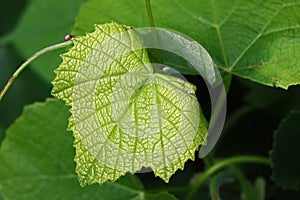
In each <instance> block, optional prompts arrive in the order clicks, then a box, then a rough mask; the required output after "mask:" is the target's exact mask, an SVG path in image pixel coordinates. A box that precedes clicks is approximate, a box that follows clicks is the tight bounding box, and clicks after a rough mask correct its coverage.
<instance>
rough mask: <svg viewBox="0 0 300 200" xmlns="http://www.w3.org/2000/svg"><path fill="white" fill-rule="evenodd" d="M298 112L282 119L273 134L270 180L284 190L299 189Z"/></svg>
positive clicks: (299, 149) (299, 119) (299, 147)
mask: <svg viewBox="0 0 300 200" xmlns="http://www.w3.org/2000/svg"><path fill="white" fill-rule="evenodd" d="M299 122H300V110H298V111H292V112H291V113H290V115H289V116H288V117H287V118H285V119H283V120H282V122H281V124H280V126H279V128H278V129H277V130H276V131H275V134H274V144H273V149H272V151H271V159H272V164H273V174H272V179H273V180H274V181H275V182H276V183H277V184H279V185H280V186H282V187H283V188H284V189H295V190H297V189H299V188H300V170H299V169H300V156H299V152H300V134H299V130H300V123H299Z"/></svg>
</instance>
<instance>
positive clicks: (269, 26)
mask: <svg viewBox="0 0 300 200" xmlns="http://www.w3.org/2000/svg"><path fill="white" fill-rule="evenodd" d="M151 4H152V10H153V15H154V20H155V24H156V26H158V27H164V28H170V29H174V30H177V31H179V32H182V33H184V34H186V35H188V36H190V37H192V38H194V39H196V40H197V41H198V42H199V43H200V44H201V45H203V46H204V48H205V49H206V50H207V51H208V52H209V53H210V54H211V55H212V57H213V59H214V61H215V62H216V64H217V65H218V66H219V67H220V69H224V70H225V71H228V72H230V73H232V74H234V75H237V76H240V77H243V78H247V79H251V80H253V81H256V82H259V83H261V84H265V85H269V86H277V87H282V88H285V89H286V88H288V87H289V86H290V85H296V84H300V59H299V51H300V41H299V40H298V38H299V37H300V29H299V20H298V19H299V13H300V6H299V2H298V0H290V1H289V2H286V1H283V0H269V1H256V0H249V1H243V0H226V1H218V2H217V1H213V0H210V1H207V0H188V1H184V2H183V1H179V0H175V1H174V0H164V1H162V0H161V1H152V2H151ZM111 20H115V21H117V22H118V23H124V24H128V25H130V26H133V27H147V26H149V25H148V22H147V16H146V11H145V5H144V1H140V0H123V1H119V0H91V1H89V2H87V3H86V4H84V5H83V6H82V7H81V9H80V12H79V14H78V15H77V17H76V25H75V27H74V29H73V32H74V33H75V34H77V35H82V34H84V33H85V32H90V31H91V30H92V29H93V24H101V23H104V22H108V21H111Z"/></svg>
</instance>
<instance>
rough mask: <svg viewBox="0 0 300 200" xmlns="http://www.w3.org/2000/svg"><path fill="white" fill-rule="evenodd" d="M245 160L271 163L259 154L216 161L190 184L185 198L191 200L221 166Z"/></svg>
mask: <svg viewBox="0 0 300 200" xmlns="http://www.w3.org/2000/svg"><path fill="white" fill-rule="evenodd" d="M245 162H254V163H260V164H265V165H271V160H270V159H268V158H265V157H260V156H247V155H244V156H235V157H231V158H228V159H225V160H222V161H219V162H217V163H216V164H214V165H213V166H211V167H210V168H208V169H207V170H206V171H204V173H203V174H201V176H200V177H199V178H198V179H197V180H196V181H195V183H194V184H193V185H192V188H191V190H190V192H189V193H188V195H187V197H186V200H191V199H193V197H194V196H195V194H196V193H197V190H198V188H199V187H201V186H202V185H203V184H204V183H205V181H206V180H207V179H208V178H209V177H210V176H211V175H212V174H214V173H215V172H216V171H218V170H220V169H221V168H223V167H225V166H229V165H233V164H237V163H245Z"/></svg>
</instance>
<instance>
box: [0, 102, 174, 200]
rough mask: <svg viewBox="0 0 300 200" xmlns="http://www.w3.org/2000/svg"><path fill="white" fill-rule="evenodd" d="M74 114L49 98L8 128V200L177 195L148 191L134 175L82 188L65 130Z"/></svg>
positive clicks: (4, 152)
mask: <svg viewBox="0 0 300 200" xmlns="http://www.w3.org/2000/svg"><path fill="white" fill-rule="evenodd" d="M69 115H70V114H69V111H68V108H67V107H66V106H65V105H64V104H63V103H62V102H60V101H58V100H55V99H48V100H47V101H46V102H42V103H35V104H33V105H30V106H26V107H25V109H24V111H23V113H22V115H21V117H20V118H18V119H17V121H16V122H15V123H14V124H13V125H12V126H11V127H9V128H8V130H7V136H6V138H5V140H4V141H3V144H2V146H1V149H0V194H1V195H2V196H3V199H7V200H10V199H11V200H14V199H18V200H19V199H20V200H31V199H45V200H48V199H49V200H50V199H51V200H52V199H78V200H85V199H86V200H89V199H99V198H100V199H104V200H108V199H109V200H119V199H136V200H145V199H146V200H150V199H153V198H152V196H157V197H159V198H158V199H161V200H164V199H167V200H174V199H175V198H174V197H173V196H172V195H170V194H168V193H166V192H163V193H158V194H153V195H152V194H147V193H146V192H145V191H144V188H143V185H142V183H141V182H140V181H139V179H138V178H136V177H134V176H132V175H130V174H127V175H126V176H124V177H122V178H120V179H119V180H118V181H116V182H115V183H111V182H107V183H105V184H103V185H101V186H99V185H93V186H89V187H86V188H82V187H80V185H79V183H78V180H77V176H76V174H75V172H74V168H75V163H74V161H73V159H72V158H73V157H74V154H75V152H74V149H73V148H72V140H73V139H72V136H71V134H70V132H67V131H66V128H67V119H68V117H69ZM0 199H1V197H0Z"/></svg>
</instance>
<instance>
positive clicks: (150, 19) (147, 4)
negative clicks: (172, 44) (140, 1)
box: [145, 0, 155, 27]
mask: <svg viewBox="0 0 300 200" xmlns="http://www.w3.org/2000/svg"><path fill="white" fill-rule="evenodd" d="M145 1H146V2H145V3H146V9H147V15H148V21H149V25H150V26H151V27H155V24H154V20H153V14H152V8H151V3H150V0H145Z"/></svg>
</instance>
